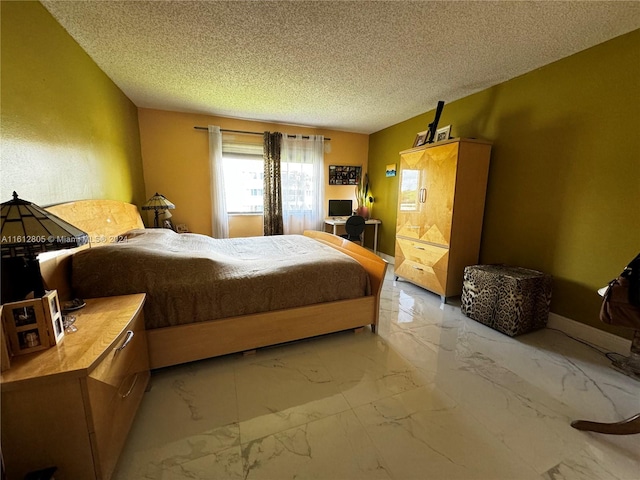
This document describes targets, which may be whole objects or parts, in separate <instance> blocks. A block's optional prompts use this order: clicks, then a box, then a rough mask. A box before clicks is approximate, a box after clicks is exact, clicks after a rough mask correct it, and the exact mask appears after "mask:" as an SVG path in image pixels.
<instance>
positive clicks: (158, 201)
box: [142, 192, 176, 228]
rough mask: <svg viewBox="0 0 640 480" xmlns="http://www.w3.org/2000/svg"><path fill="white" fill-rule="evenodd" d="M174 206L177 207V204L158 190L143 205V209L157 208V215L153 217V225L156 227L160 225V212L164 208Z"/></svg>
mask: <svg viewBox="0 0 640 480" xmlns="http://www.w3.org/2000/svg"><path fill="white" fill-rule="evenodd" d="M174 208H176V206H175V205H174V204H173V203H171V202H170V201H169V200H167V199H166V198H165V196H164V195H160V194H159V193H158V192H156V194H155V195H154V196H153V197H151V198H150V199H149V200H147V203H145V204H144V205H143V206H142V210H155V217H154V219H153V226H154V227H155V228H158V227H159V226H160V212H161V211H163V210H173V209H174Z"/></svg>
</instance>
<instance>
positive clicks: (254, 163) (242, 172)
mask: <svg viewBox="0 0 640 480" xmlns="http://www.w3.org/2000/svg"><path fill="white" fill-rule="evenodd" d="M222 163H223V165H224V181H225V190H226V191H225V194H226V200H227V212H228V213H229V214H238V213H262V211H263V192H264V160H263V159H262V145H257V144H237V143H223V144H222Z"/></svg>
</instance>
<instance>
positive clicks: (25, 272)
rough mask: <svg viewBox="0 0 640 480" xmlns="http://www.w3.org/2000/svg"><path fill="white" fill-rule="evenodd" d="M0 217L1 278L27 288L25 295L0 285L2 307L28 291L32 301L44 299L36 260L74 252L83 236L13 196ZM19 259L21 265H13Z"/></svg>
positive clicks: (81, 233)
mask: <svg viewBox="0 0 640 480" xmlns="http://www.w3.org/2000/svg"><path fill="white" fill-rule="evenodd" d="M1 217H2V220H1V222H2V223H1V234H0V236H1V237H2V238H1V239H2V243H1V244H2V249H1V252H2V263H3V277H5V278H4V279H7V280H10V282H11V283H13V282H15V283H19V282H18V281H17V278H19V277H22V278H23V279H24V283H25V285H23V286H24V287H25V288H28V290H26V292H19V291H18V290H19V289H18V288H16V286H15V285H13V288H10V287H9V286H7V288H5V285H4V284H5V283H7V282H5V281H3V282H2V283H3V288H2V303H6V302H12V301H18V300H22V299H23V298H24V295H23V294H22V293H29V292H30V291H31V290H33V292H34V296H35V297H42V296H44V294H45V291H44V284H43V282H42V276H41V274H40V262H39V261H38V259H37V256H38V255H39V254H40V253H42V252H51V251H54V250H61V249H65V248H75V247H79V246H81V245H84V244H86V243H88V242H89V235H88V234H87V233H85V232H83V231H82V230H80V229H78V228H76V227H74V226H73V225H71V224H70V223H67V222H65V221H64V220H62V219H61V218H59V217H57V216H55V215H53V214H52V213H49V212H47V211H46V210H45V209H43V208H41V207H39V206H37V205H35V204H33V203H31V202H28V201H26V200H22V199H20V198H18V194H17V193H16V192H13V200H9V201H8V202H4V203H2V204H1ZM20 257H21V258H22V261H17V262H16V259H17V258H20ZM9 265H10V266H11V267H16V266H17V267H19V270H16V269H15V268H11V267H10V268H8V269H5V268H4V267H5V266H9ZM5 270H9V271H5ZM4 279H3V280H4ZM5 297H7V298H5ZM16 297H18V298H16Z"/></svg>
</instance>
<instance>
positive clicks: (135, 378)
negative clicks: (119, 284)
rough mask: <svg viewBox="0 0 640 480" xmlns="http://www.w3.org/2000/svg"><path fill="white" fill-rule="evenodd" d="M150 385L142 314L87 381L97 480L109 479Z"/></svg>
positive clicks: (129, 326)
mask: <svg viewBox="0 0 640 480" xmlns="http://www.w3.org/2000/svg"><path fill="white" fill-rule="evenodd" d="M148 381H149V360H148V353H147V340H146V332H145V329H144V318H143V314H142V312H140V313H139V314H138V315H137V316H136V317H135V318H134V319H133V320H132V321H131V323H129V325H128V326H127V327H126V328H125V330H124V331H123V333H122V334H121V335H119V336H118V338H117V339H116V341H115V342H114V343H113V344H112V345H111V347H110V349H108V354H107V356H106V357H105V358H104V359H103V360H102V361H101V362H100V363H99V364H98V365H97V366H96V368H94V369H93V371H92V372H91V373H90V374H89V376H88V378H87V392H88V395H89V405H90V410H91V419H90V422H89V432H90V435H91V439H92V443H93V444H94V446H95V449H94V460H95V463H96V470H97V471H98V472H99V475H98V478H109V477H110V476H111V473H112V472H113V469H114V468H115V464H116V462H117V460H118V456H119V455H120V451H121V449H122V447H123V445H124V441H125V439H126V435H127V433H128V431H129V428H130V426H131V422H132V421H133V417H134V415H135V412H136V410H137V408H138V405H139V403H140V400H141V398H142V394H143V393H144V390H145V388H146V385H147V383H148Z"/></svg>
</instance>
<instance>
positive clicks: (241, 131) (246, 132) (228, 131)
mask: <svg viewBox="0 0 640 480" xmlns="http://www.w3.org/2000/svg"><path fill="white" fill-rule="evenodd" d="M193 128H195V129H196V130H207V131H208V130H209V128H208V127H198V126H196V127H193ZM220 131H221V132H227V133H244V134H245V135H263V134H264V132H248V131H245V130H227V129H224V128H221V129H220ZM288 137H289V138H291V137H295V135H288ZM302 138H309V135H303V136H302ZM324 139H325V140H331V139H330V138H329V137H324Z"/></svg>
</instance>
